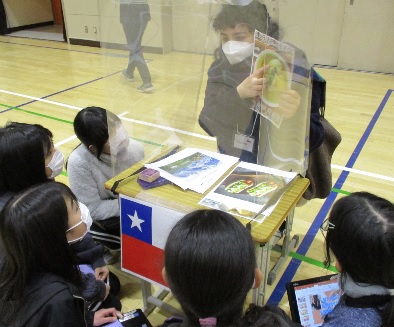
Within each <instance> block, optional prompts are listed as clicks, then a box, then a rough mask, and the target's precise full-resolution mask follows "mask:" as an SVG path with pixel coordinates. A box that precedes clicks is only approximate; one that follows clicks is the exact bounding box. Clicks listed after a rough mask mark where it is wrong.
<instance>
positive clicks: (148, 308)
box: [141, 280, 183, 317]
mask: <svg viewBox="0 0 394 327" xmlns="http://www.w3.org/2000/svg"><path fill="white" fill-rule="evenodd" d="M141 289H142V300H143V304H144V308H143V310H142V311H144V313H145V315H149V314H150V313H151V312H152V311H153V310H154V309H155V308H156V307H159V308H161V309H163V310H164V311H167V312H168V313H170V314H171V315H173V316H178V317H180V316H182V315H183V314H182V312H181V311H179V310H178V309H176V308H174V307H173V306H171V305H169V304H167V303H165V302H163V301H162V300H163V299H164V298H165V297H166V296H167V295H168V294H169V292H168V291H167V290H165V289H164V288H159V289H158V290H157V292H156V293H155V294H153V295H152V290H151V284H150V283H149V282H147V281H145V280H141Z"/></svg>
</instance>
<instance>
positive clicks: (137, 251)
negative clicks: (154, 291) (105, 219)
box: [122, 234, 167, 286]
mask: <svg viewBox="0 0 394 327" xmlns="http://www.w3.org/2000/svg"><path fill="white" fill-rule="evenodd" d="M163 266H164V251H163V250H162V249H159V248H157V247H154V246H153V245H151V244H148V243H145V242H142V241H140V240H138V239H136V238H134V237H130V236H128V235H126V234H122V268H124V269H127V270H130V271H132V272H135V273H136V274H138V275H141V276H144V277H146V278H148V279H150V280H153V281H155V282H156V283H159V284H161V285H165V286H167V284H166V283H165V282H164V280H163V277H162V275H161V271H162V269H163Z"/></svg>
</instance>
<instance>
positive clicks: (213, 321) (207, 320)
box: [198, 317, 217, 326]
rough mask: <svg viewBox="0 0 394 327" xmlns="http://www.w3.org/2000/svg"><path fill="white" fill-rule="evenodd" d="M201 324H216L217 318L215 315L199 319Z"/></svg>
mask: <svg viewBox="0 0 394 327" xmlns="http://www.w3.org/2000/svg"><path fill="white" fill-rule="evenodd" d="M198 321H199V322H200V326H216V321H217V319H216V318H215V317H209V318H200V319H198Z"/></svg>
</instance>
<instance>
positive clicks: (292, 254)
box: [289, 251, 338, 273]
mask: <svg viewBox="0 0 394 327" xmlns="http://www.w3.org/2000/svg"><path fill="white" fill-rule="evenodd" d="M289 256H290V257H292V258H293V259H297V260H299V261H302V262H306V263H309V264H311V265H313V266H316V267H320V268H323V269H327V270H330V271H332V272H334V273H337V272H338V270H336V269H335V267H334V266H331V265H330V266H329V267H328V268H326V267H325V266H324V263H323V262H321V261H318V260H315V259H312V258H309V257H306V256H304V255H302V254H298V253H296V252H291V251H290V252H289Z"/></svg>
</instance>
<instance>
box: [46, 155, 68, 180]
mask: <svg viewBox="0 0 394 327" xmlns="http://www.w3.org/2000/svg"><path fill="white" fill-rule="evenodd" d="M63 164H64V156H63V153H61V152H60V150H59V149H56V150H55V153H54V154H53V157H52V159H51V161H50V162H49V164H48V166H47V167H48V168H50V169H51V170H52V173H51V176H50V178H55V177H56V176H58V175H60V173H61V172H62V170H63Z"/></svg>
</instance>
